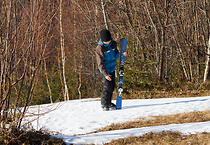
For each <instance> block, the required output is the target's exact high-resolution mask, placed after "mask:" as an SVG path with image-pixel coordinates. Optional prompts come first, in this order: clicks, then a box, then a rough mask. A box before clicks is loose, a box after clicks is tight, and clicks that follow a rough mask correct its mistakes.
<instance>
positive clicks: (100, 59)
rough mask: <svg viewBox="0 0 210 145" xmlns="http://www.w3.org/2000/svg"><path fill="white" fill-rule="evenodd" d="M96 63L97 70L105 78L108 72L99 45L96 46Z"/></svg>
mask: <svg viewBox="0 0 210 145" xmlns="http://www.w3.org/2000/svg"><path fill="white" fill-rule="evenodd" d="M96 62H97V65H98V68H99V69H100V71H101V72H102V74H103V75H104V76H107V75H108V71H107V69H106V67H105V63H104V54H103V52H102V50H101V45H98V46H97V47H96Z"/></svg>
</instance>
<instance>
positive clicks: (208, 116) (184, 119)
mask: <svg viewBox="0 0 210 145" xmlns="http://www.w3.org/2000/svg"><path fill="white" fill-rule="evenodd" d="M205 121H210V110H206V111H198V112H190V113H180V114H173V115H166V116H151V117H149V118H139V119H138V120H136V121H127V122H125V123H118V124H112V125H109V126H106V127H104V128H101V129H99V130H98V131H96V132H102V131H110V130H120V129H129V128H140V127H148V126H159V125H168V124H180V123H190V122H205ZM96 132H94V133H96Z"/></svg>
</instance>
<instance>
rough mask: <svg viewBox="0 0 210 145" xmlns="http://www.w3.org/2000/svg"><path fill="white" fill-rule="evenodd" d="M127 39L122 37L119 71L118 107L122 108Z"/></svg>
mask: <svg viewBox="0 0 210 145" xmlns="http://www.w3.org/2000/svg"><path fill="white" fill-rule="evenodd" d="M126 46H127V40H126V39H125V38H122V39H120V61H119V72H118V86H117V101H116V109H121V108H122V92H123V75H124V64H125V56H124V55H123V53H124V52H126Z"/></svg>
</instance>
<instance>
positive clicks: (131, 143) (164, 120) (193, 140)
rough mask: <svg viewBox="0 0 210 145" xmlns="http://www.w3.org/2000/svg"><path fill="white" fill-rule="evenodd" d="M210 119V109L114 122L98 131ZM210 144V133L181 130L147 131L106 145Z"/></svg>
mask: <svg viewBox="0 0 210 145" xmlns="http://www.w3.org/2000/svg"><path fill="white" fill-rule="evenodd" d="M205 121H210V110H206V111H199V112H191V113H180V114H176V115H167V116H151V117H149V119H146V118H139V119H138V120H136V121H128V122H125V123H121V124H112V125H110V126H106V127H104V128H102V129H100V130H98V131H97V132H101V131H110V130H119V129H128V128H140V127H148V126H158V125H168V124H179V123H190V122H205ZM120 144H122V145H125V144H126V145H210V133H197V134H191V135H182V134H181V133H180V132H161V133H153V132H151V133H147V134H144V135H142V136H139V137H134V136H130V137H127V138H122V139H118V140H113V141H111V142H110V143H107V144H106V145H120Z"/></svg>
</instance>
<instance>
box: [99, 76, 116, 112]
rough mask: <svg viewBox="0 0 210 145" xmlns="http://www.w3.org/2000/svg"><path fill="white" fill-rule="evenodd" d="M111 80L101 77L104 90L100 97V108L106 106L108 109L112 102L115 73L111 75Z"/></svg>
mask: <svg viewBox="0 0 210 145" xmlns="http://www.w3.org/2000/svg"><path fill="white" fill-rule="evenodd" d="M110 75H111V79H112V81H108V80H107V79H106V78H105V77H104V76H103V82H104V88H103V92H102V95H101V106H102V108H103V107H105V106H107V107H109V106H110V104H111V100H112V94H113V91H114V88H115V72H113V73H111V74H110Z"/></svg>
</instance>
